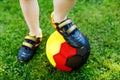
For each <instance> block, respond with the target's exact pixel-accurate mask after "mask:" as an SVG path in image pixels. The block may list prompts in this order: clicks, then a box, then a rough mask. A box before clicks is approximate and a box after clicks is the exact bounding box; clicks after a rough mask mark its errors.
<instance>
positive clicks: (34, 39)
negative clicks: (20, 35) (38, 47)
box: [25, 36, 36, 41]
mask: <svg viewBox="0 0 120 80" xmlns="http://www.w3.org/2000/svg"><path fill="white" fill-rule="evenodd" d="M25 39H29V40H32V41H36V38H35V37H34V36H26V37H25Z"/></svg>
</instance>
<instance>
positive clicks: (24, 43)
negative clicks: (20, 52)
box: [23, 41, 33, 48]
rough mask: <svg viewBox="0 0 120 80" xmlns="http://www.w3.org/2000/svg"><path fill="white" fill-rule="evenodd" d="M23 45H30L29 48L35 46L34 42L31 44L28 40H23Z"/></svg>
mask: <svg viewBox="0 0 120 80" xmlns="http://www.w3.org/2000/svg"><path fill="white" fill-rule="evenodd" d="M23 45H24V46H27V47H29V48H32V47H33V45H32V44H30V43H28V42H26V41H24V42H23Z"/></svg>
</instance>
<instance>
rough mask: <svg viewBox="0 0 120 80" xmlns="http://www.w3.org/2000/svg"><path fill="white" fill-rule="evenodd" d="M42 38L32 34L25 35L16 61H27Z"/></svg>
mask: <svg viewBox="0 0 120 80" xmlns="http://www.w3.org/2000/svg"><path fill="white" fill-rule="evenodd" d="M41 39H42V38H40V37H36V36H33V35H27V36H26V37H25V40H24V42H23V44H22V46H21V48H20V50H19V52H18V57H17V58H18V61H20V62H28V61H29V60H31V59H32V57H33V56H34V54H35V53H36V50H37V48H38V47H39V45H40V41H41Z"/></svg>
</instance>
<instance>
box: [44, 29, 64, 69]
mask: <svg viewBox="0 0 120 80" xmlns="http://www.w3.org/2000/svg"><path fill="white" fill-rule="evenodd" d="M64 42H65V40H64V38H63V37H62V36H61V34H60V33H59V32H57V31H55V32H53V33H52V34H51V35H50V37H49V38H48V40H47V44H46V54H47V57H48V59H49V61H50V63H51V64H52V65H53V66H54V67H55V66H56V63H55V61H54V59H53V56H54V55H55V54H57V53H58V52H59V51H60V47H61V43H64Z"/></svg>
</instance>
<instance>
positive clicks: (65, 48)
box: [46, 31, 90, 72]
mask: <svg viewBox="0 0 120 80" xmlns="http://www.w3.org/2000/svg"><path fill="white" fill-rule="evenodd" d="M89 53H90V45H89V42H88V43H87V48H86V47H85V46H83V47H80V48H75V47H72V46H70V45H69V44H68V43H67V42H66V41H65V39H64V38H63V37H62V35H61V34H60V33H59V32H57V31H55V32H53V33H52V34H51V35H50V37H49V38H48V40H47V44H46V55H47V58H48V60H49V61H50V63H51V64H52V65H53V66H54V67H55V68H57V69H60V70H63V71H67V72H70V71H72V70H74V69H79V68H80V67H81V66H82V65H83V64H84V63H85V62H86V61H87V59H88V57H89Z"/></svg>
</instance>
